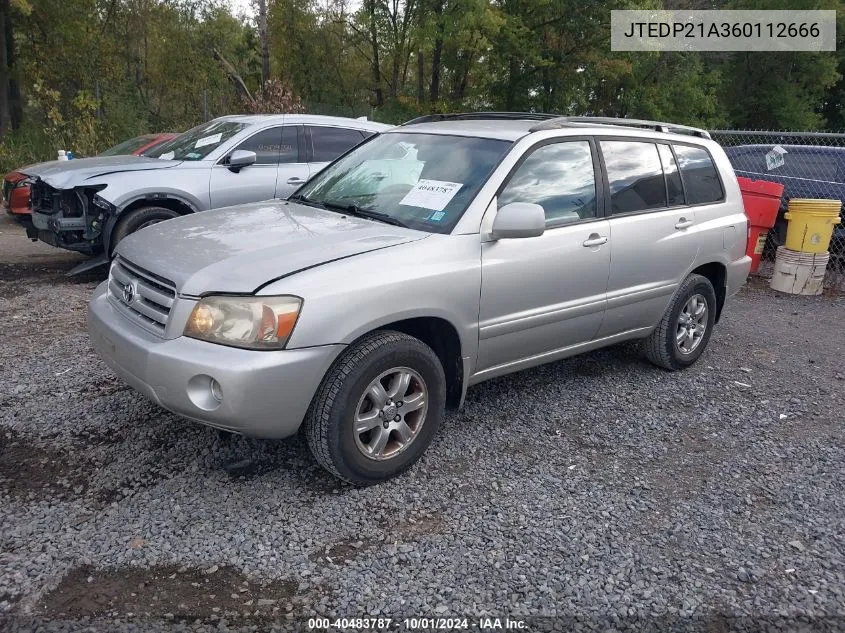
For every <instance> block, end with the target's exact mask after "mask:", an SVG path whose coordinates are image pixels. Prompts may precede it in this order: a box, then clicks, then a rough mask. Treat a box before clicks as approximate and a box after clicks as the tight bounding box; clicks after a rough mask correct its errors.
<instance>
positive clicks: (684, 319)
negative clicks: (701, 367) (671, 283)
mask: <svg viewBox="0 0 845 633" xmlns="http://www.w3.org/2000/svg"><path fill="white" fill-rule="evenodd" d="M715 322H716V292H715V291H714V290H713V284H711V283H710V280H709V279H707V277H703V276H701V275H689V276H688V277H687V278H686V279H685V280H684V281H683V283H682V284H681V286H680V287H679V288H678V291H677V292H676V293H675V296H674V297H673V298H672V301H671V303H670V304H669V307H668V308H666V312H665V313H664V314H663V318H662V319H661V320H660V323H659V324H658V326H657V327H656V328H655V329H654V331H653V332H652V333H651V334H650V335H649V336H648V338H646V339H645V340H644V341H643V351H644V352H645V355H646V358H648V360H650V361H651V362H652V363H654V364H655V365H657V366H658V367H663V368H664V369H668V370H671V371H674V370H678V369H684V368H685V367H689V366H690V365H692V364H693V363H694V362H695V361H697V360H698V358H699V357H700V356H701V354H702V353H703V352H704V349H705V348H706V347H707V343H708V342H709V341H710V335H711V334H712V333H713V325H714V324H715Z"/></svg>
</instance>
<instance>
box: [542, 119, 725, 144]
mask: <svg viewBox="0 0 845 633" xmlns="http://www.w3.org/2000/svg"><path fill="white" fill-rule="evenodd" d="M570 125H618V126H620V127H633V128H641V129H646V130H654V131H655V132H666V133H675V134H690V135H692V136H698V137H700V138H708V139H709V138H710V133H709V132H707V131H706V130H702V129H700V128H697V127H690V126H689V125H676V124H675V123H664V122H661V121H645V120H643V119H622V118H617V117H600V116H561V117H556V118H554V119H549V120H546V121H543V122H542V123H538V124H537V125H534V126H532V127H531V129H529V132H540V131H542V130H555V129H559V128H562V127H568V126H570Z"/></svg>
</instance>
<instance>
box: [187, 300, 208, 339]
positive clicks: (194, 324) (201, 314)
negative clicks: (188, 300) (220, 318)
mask: <svg viewBox="0 0 845 633" xmlns="http://www.w3.org/2000/svg"><path fill="white" fill-rule="evenodd" d="M213 326H214V316H213V315H212V314H211V308H209V307H208V306H207V305H203V304H202V303H200V304H197V307H195V308H194V311H193V312H191V318H190V320H189V321H188V328H189V329H190V330H191V331H192V332H195V333H197V334H208V333H209V332H211V328H212V327H213Z"/></svg>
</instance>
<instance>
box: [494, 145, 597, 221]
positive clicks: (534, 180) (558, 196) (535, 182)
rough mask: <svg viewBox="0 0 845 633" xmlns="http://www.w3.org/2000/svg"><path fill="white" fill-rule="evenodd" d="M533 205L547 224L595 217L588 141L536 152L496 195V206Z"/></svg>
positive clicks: (541, 148)
mask: <svg viewBox="0 0 845 633" xmlns="http://www.w3.org/2000/svg"><path fill="white" fill-rule="evenodd" d="M510 202H533V203H534V204H539V205H540V206H541V207H543V210H544V211H545V212H546V222H547V223H560V222H566V221H569V222H577V221H578V220H582V219H584V218H594V217H596V175H595V172H594V170H593V155H592V152H591V151H590V144H589V143H588V142H587V141H567V142H561V143H552V144H550V145H543V146H542V147H540V148H538V149H536V150H535V151H534V152H533V153H532V154H531V155H530V156H528V158H526V159H525V161H524V162H523V163H522V165H520V166H519V168H518V169H517V170H516V171H515V172H514V174H513V175H512V176H511V178H510V180H509V181H508V183H507V184H506V185H505V188H504V189H503V190H502V192H501V194H499V206H500V207H501V206H504V205H506V204H508V203H510Z"/></svg>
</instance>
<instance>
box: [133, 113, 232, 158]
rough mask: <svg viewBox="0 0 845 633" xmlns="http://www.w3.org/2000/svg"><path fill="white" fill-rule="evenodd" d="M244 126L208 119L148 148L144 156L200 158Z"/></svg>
mask: <svg viewBox="0 0 845 633" xmlns="http://www.w3.org/2000/svg"><path fill="white" fill-rule="evenodd" d="M245 127H246V123H238V122H236V121H210V122H208V123H203V124H202V125H198V126H197V127H195V128H193V129H190V130H188V131H187V132H185V133H183V134H180V135H179V136H177V137H176V138H174V139H171V140H169V141H167V142H166V143H162V144H161V145H159V146H158V147H156V148H154V149H152V150H150V151H149V152H147V153H146V154H144V155H145V156H149V157H150V158H161V159H162V160H202V159H203V158H205V157H206V156H208V155H209V154H210V153H211V152H213V151H214V150H216V149H217V148H218V147H220V145H222V144H223V143H225V142H226V141H228V140H229V139H230V138H232V137H233V136H234V135H235V134H237V133H238V132H240V131H241V130H242V129H244V128H245Z"/></svg>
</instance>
